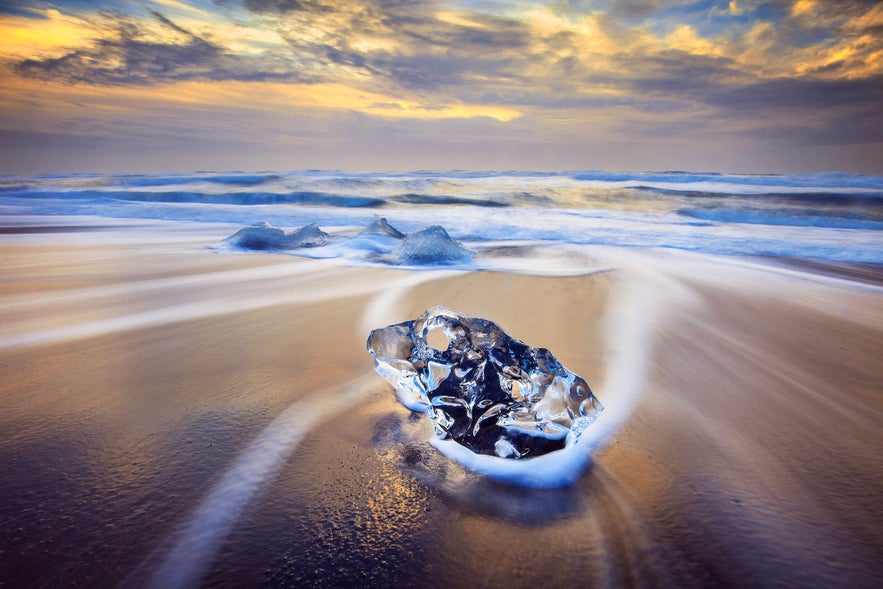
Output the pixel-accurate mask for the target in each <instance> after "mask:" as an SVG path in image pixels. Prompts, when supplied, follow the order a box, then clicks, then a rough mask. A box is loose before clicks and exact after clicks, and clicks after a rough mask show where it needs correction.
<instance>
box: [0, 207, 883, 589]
mask: <svg viewBox="0 0 883 589" xmlns="http://www.w3.org/2000/svg"><path fill="white" fill-rule="evenodd" d="M182 226H186V228H187V229H186V230H181V227H182ZM194 227H195V225H194V224H189V225H188V224H184V223H173V222H167V223H166V222H157V221H137V222H136V221H111V220H106V219H104V220H101V219H90V218H75V217H69V218H68V217H65V218H59V219H58V220H56V221H53V222H52V223H46V222H45V221H44V222H43V223H42V224H41V223H36V222H34V223H29V222H28V220H27V219H19V220H18V221H17V222H16V223H14V224H9V223H7V224H6V226H5V229H4V230H3V231H2V232H0V257H2V260H3V264H2V265H0V285H2V289H0V402H2V412H0V432H3V435H2V436H0V464H2V465H3V471H4V472H3V476H2V477H0V587H9V588H13V587H90V588H92V587H197V586H204V587H344V586H363V587H507V588H511V587H564V586H583V587H595V586H598V587H624V586H638V587H656V586H679V587H712V586H714V587H746V586H750V587H803V588H805V587H868V588H870V587H880V586H883V566H881V564H880V563H883V428H881V427H880V424H881V423H883V385H881V383H883V354H881V351H883V272H881V270H880V268H879V267H878V266H874V265H860V266H858V265H849V264H838V263H836V262H830V263H825V264H824V265H822V266H819V265H818V264H813V263H807V262H802V261H799V260H796V261H795V260H780V259H761V258H750V257H720V256H711V255H701V254H696V253H688V252H678V251H673V250H653V249H648V250H616V249H615V248H592V247H591V246H586V247H585V248H584V250H583V251H582V253H581V254H580V255H581V256H582V257H581V258H580V259H579V260H575V261H574V264H573V266H574V267H575V268H576V267H578V268H582V270H580V271H579V272H578V274H579V275H574V276H564V275H560V274H562V272H542V267H539V268H538V267H535V266H534V267H526V268H525V272H524V273H523V274H519V273H513V272H512V271H509V272H506V273H502V272H488V271H463V270H448V269H433V270H425V271H405V270H399V269H395V268H377V267H353V266H347V265H345V264H344V263H343V262H341V261H339V260H328V259H304V258H299V257H295V256H291V255H283V254H266V253H264V254H253V253H219V252H217V251H213V250H211V249H210V247H209V246H211V245H214V244H217V243H219V242H220V240H221V239H223V237H225V236H226V235H229V234H230V233H232V231H231V227H230V226H228V225H224V224H222V223H218V224H203V225H199V227H198V228H194ZM510 253H511V252H510ZM488 255H491V254H488ZM493 255H497V256H500V258H501V259H502V258H504V257H505V256H506V255H508V254H507V253H506V251H505V250H501V251H498V252H496V253H495V254H493ZM573 255H576V254H573ZM576 262H578V263H576ZM508 267H510V268H511V264H510V265H509V266H508ZM540 274H547V275H540ZM548 274H559V275H548ZM435 304H441V305H444V306H447V307H449V308H452V309H455V310H457V311H460V312H464V313H468V314H471V315H477V316H482V317H485V318H488V319H490V320H492V321H494V322H496V323H497V324H499V325H500V326H501V327H502V328H503V329H504V330H505V331H506V332H507V333H509V334H510V335H511V336H513V337H515V338H517V339H520V340H522V341H524V342H526V343H528V344H530V345H532V346H539V347H545V348H548V349H549V350H551V351H552V352H553V353H554V354H555V356H556V357H557V358H558V359H559V360H560V361H561V363H562V364H564V365H565V366H567V367H568V368H569V369H571V370H573V371H574V372H576V373H578V374H580V375H581V376H583V377H584V378H585V379H586V380H587V381H588V383H589V384H590V386H591V387H592V389H593V390H594V392H595V394H596V395H597V396H598V398H599V399H600V400H601V402H602V403H603V404H604V405H605V408H606V409H605V413H607V414H608V415H609V418H607V421H605V424H606V425H604V426H603V427H604V428H605V431H604V434H603V435H599V436H598V439H597V440H596V444H595V446H594V451H593V457H592V462H591V464H590V465H589V467H588V468H586V469H585V471H584V472H582V474H581V475H580V476H579V477H578V479H577V480H576V482H575V483H573V484H572V485H570V486H566V487H564V488H558V489H546V490H542V489H527V488H522V487H518V486H513V485H510V484H506V483H505V482H503V481H496V480H491V479H488V478H487V477H483V476H481V475H478V474H475V473H472V472H469V471H467V470H465V469H463V468H462V467H460V466H459V465H457V464H456V463H454V462H452V461H450V460H449V459H448V458H446V457H444V456H443V455H441V454H440V453H439V452H438V451H437V450H436V449H435V448H433V447H432V446H431V445H430V444H429V441H428V440H429V438H430V437H431V435H432V431H431V427H430V425H429V423H428V420H427V419H426V417H425V416H420V415H417V414H413V413H411V412H409V411H408V410H407V409H405V408H404V407H403V406H401V405H400V404H399V403H398V402H397V400H396V398H395V395H394V393H393V391H392V389H391V387H390V386H389V385H388V384H387V383H386V382H385V381H384V380H383V379H382V378H380V377H379V376H377V375H376V374H375V373H374V371H373V366H372V360H371V358H370V356H369V355H368V354H367V352H366V350H365V340H366V337H367V335H368V333H369V332H370V330H371V329H373V328H376V327H382V326H386V325H389V324H391V323H398V322H401V321H406V320H410V319H414V318H416V317H417V316H418V315H419V314H420V313H422V312H423V311H424V310H425V309H427V308H428V307H430V306H432V305H435ZM599 425H600V424H599Z"/></svg>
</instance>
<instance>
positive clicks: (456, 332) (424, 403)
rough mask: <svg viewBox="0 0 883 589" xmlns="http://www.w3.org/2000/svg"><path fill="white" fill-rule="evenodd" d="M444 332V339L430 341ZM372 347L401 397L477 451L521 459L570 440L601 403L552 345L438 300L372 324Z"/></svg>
mask: <svg viewBox="0 0 883 589" xmlns="http://www.w3.org/2000/svg"><path fill="white" fill-rule="evenodd" d="M439 332H440V333H443V334H444V337H443V338H442V340H443V342H433V341H432V340H431V339H430V338H431V337H432V334H433V333H436V334H437V333H439ZM436 345H437V346H439V347H438V348H436V347H435V346H436ZM368 352H369V353H370V354H371V356H373V358H374V366H375V369H376V370H377V372H378V373H379V374H380V375H381V376H383V377H384V378H385V379H386V380H387V381H388V382H390V383H391V384H392V385H393V386H394V387H395V389H396V394H397V395H398V398H399V400H400V401H401V402H402V403H403V404H404V405H405V406H406V407H408V408H409V409H411V410H413V411H419V412H425V413H427V415H429V417H430V419H431V420H432V422H433V425H434V426H435V432H436V435H437V436H438V438H439V439H441V440H452V441H454V442H456V443H457V444H459V445H461V446H463V447H464V448H466V449H468V450H469V451H470V452H473V453H475V454H484V455H489V456H496V457H499V458H507V459H522V458H533V457H537V456H541V455H544V454H548V453H550V452H554V451H557V450H562V449H564V448H568V447H572V446H573V445H574V444H576V442H577V441H578V440H579V437H580V435H581V434H582V432H583V430H584V429H585V428H586V427H588V426H589V425H591V423H592V422H593V421H595V418H596V417H597V416H598V414H599V413H600V412H601V411H602V409H603V407H602V406H601V403H600V402H599V401H598V399H597V398H596V397H595V395H594V394H593V393H592V391H591V389H590V388H589V385H588V384H587V383H586V381H585V380H584V379H583V378H581V377H580V376H578V375H576V374H574V373H573V372H571V371H569V370H568V369H567V368H565V367H564V366H562V365H561V363H560V362H558V360H556V359H555V357H554V356H553V355H552V353H551V352H549V350H546V349H544V348H534V347H531V346H528V345H527V344H525V343H523V342H520V341H518V340H515V339H512V338H511V337H509V336H508V335H507V334H506V333H505V332H504V331H503V330H502V329H500V327H499V326H498V325H497V324H495V323H493V322H492V321H489V320H487V319H481V318H478V317H470V316H468V315H464V314H462V313H457V312H455V311H452V310H450V309H446V308H444V307H440V306H436V307H433V308H431V309H429V310H427V311H426V312H425V313H423V315H421V316H420V317H418V318H417V319H415V320H414V321H406V322H404V323H399V324H396V325H390V326H388V327H383V328H378V329H375V330H374V331H372V332H371V334H370V335H369V337H368Z"/></svg>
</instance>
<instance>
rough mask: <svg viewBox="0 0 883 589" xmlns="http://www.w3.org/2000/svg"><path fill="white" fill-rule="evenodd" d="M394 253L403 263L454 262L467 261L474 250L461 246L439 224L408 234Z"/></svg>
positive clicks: (473, 254) (473, 253)
mask: <svg viewBox="0 0 883 589" xmlns="http://www.w3.org/2000/svg"><path fill="white" fill-rule="evenodd" d="M395 253H396V255H397V256H398V257H399V260H401V261H402V262H404V263H405V264H456V263H458V262H468V261H469V260H471V259H472V257H473V256H475V252H474V251H472V250H470V249H467V248H465V247H463V244H462V243H460V242H459V241H457V240H456V239H453V238H452V237H451V236H450V235H448V232H447V231H445V228H444V227H442V226H441V225H433V226H431V227H426V228H425V229H421V230H420V231H415V232H414V233H412V234H410V235H408V236H407V237H405V239H403V240H402V243H401V244H400V245H399V246H398V247H397V248H396V252H395Z"/></svg>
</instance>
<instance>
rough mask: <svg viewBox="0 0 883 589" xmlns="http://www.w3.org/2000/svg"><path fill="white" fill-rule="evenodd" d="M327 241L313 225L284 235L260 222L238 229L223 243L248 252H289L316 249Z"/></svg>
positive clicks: (325, 234) (283, 232)
mask: <svg viewBox="0 0 883 589" xmlns="http://www.w3.org/2000/svg"><path fill="white" fill-rule="evenodd" d="M327 241H328V234H327V233H325V232H324V231H322V230H321V229H319V226H318V225H317V224H315V223H310V224H309V225H304V226H303V227H301V228H300V229H297V230H295V231H292V232H291V233H285V231H283V230H282V229H280V228H279V227H274V226H272V225H270V224H269V223H267V222H265V221H264V222H260V223H255V224H254V225H251V226H250V227H245V228H243V229H240V230H239V231H237V232H236V233H234V234H233V235H231V236H230V237H228V238H227V239H225V240H224V243H225V244H227V245H231V246H234V247H238V248H241V249H248V250H289V249H297V248H300V247H318V246H320V245H324V244H325V243H326V242H327Z"/></svg>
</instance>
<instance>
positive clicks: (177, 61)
mask: <svg viewBox="0 0 883 589" xmlns="http://www.w3.org/2000/svg"><path fill="white" fill-rule="evenodd" d="M151 14H152V16H153V18H154V19H155V20H156V21H157V22H159V23H160V24H161V25H162V26H163V27H164V28H165V29H166V30H168V31H169V32H170V33H171V36H167V37H160V36H157V35H153V36H152V37H151V36H149V35H148V33H147V31H146V30H145V28H144V26H143V25H142V24H140V23H139V22H137V21H135V20H133V19H131V18H127V17H123V16H121V15H115V16H113V17H111V21H112V23H113V25H114V26H115V32H114V34H113V35H112V36H110V37H108V38H99V39H97V40H95V41H94V42H93V44H92V45H91V46H90V47H86V48H83V49H77V50H75V51H71V52H69V53H66V54H64V55H62V56H61V57H51V58H43V59H25V60H22V61H20V62H18V63H17V64H15V66H14V71H15V72H16V73H17V74H19V75H21V76H24V77H29V78H36V79H42V80H53V81H63V82H66V83H71V84H77V83H84V84H92V85H100V86H128V85H145V86H147V85H155V84H162V83H167V82H171V81H186V80H238V81H262V80H278V79H289V80H297V79H298V75H297V71H296V70H295V69H294V68H292V67H291V66H290V65H289V64H287V63H284V62H283V63H280V62H278V61H276V60H273V59H256V58H254V57H246V56H240V55H236V54H233V53H230V52H229V51H227V50H225V49H224V48H223V47H222V46H221V45H219V44H216V43H214V42H212V41H209V40H206V39H204V38H202V37H200V36H198V35H195V34H193V33H191V32H190V31H188V30H187V29H185V28H183V27H181V26H179V25H177V24H175V23H174V22H173V21H171V20H170V19H169V18H167V17H165V16H164V15H163V14H161V13H159V12H155V11H154V12H151Z"/></svg>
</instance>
